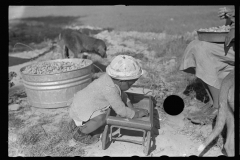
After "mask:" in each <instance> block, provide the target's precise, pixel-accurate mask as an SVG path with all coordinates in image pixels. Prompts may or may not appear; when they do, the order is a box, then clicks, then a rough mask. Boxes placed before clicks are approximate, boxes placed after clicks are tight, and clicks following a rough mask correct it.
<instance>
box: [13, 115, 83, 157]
mask: <svg viewBox="0 0 240 160" xmlns="http://www.w3.org/2000/svg"><path fill="white" fill-rule="evenodd" d="M67 124H68V123H67V121H65V120H62V121H61V122H59V124H58V126H59V130H58V131H55V132H46V131H45V130H44V128H43V127H42V125H43V124H40V123H39V124H37V125H33V126H30V127H28V128H25V129H22V130H21V131H19V132H18V137H19V138H18V140H17V147H16V148H18V150H20V151H21V152H22V153H23V154H24V156H26V157H43V156H52V157H65V156H70V157H72V156H82V155H84V154H85V152H84V150H83V149H82V146H79V145H75V146H70V145H69V144H68V142H69V140H70V139H71V137H70V135H71V134H70V133H69V130H68V129H67Z"/></svg>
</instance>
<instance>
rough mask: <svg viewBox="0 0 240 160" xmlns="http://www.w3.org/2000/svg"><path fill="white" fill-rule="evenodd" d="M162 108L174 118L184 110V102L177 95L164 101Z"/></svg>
mask: <svg viewBox="0 0 240 160" xmlns="http://www.w3.org/2000/svg"><path fill="white" fill-rule="evenodd" d="M163 108H164V110H165V112H166V113H167V114H169V115H172V116H176V115H179V114H180V113H182V111H183V109H184V101H183V99H182V98H181V97H179V96H177V95H170V96H168V97H167V98H166V99H165V100H164V102H163Z"/></svg>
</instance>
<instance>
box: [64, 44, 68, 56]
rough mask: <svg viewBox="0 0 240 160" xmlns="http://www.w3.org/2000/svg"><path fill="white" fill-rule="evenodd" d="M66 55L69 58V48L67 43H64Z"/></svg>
mask: <svg viewBox="0 0 240 160" xmlns="http://www.w3.org/2000/svg"><path fill="white" fill-rule="evenodd" d="M64 57H65V58H69V49H68V48H67V46H66V45H64Z"/></svg>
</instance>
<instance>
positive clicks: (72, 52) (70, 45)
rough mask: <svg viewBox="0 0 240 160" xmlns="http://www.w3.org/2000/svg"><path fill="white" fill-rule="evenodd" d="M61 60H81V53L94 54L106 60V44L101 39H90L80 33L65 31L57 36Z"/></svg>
mask: <svg viewBox="0 0 240 160" xmlns="http://www.w3.org/2000/svg"><path fill="white" fill-rule="evenodd" d="M59 45H60V48H61V53H62V58H70V57H71V58H78V57H80V58H83V56H84V54H82V53H83V52H87V53H90V54H91V53H96V54H98V55H99V56H101V57H102V58H106V57H107V55H106V50H107V47H106V44H105V42H104V41H103V40H101V39H96V38H93V37H90V36H88V35H86V34H83V33H81V32H78V31H75V30H71V29H65V30H63V31H62V32H61V33H60V35H59Z"/></svg>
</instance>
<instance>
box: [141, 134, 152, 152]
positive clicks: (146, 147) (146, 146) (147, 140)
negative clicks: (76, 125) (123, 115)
mask: <svg viewBox="0 0 240 160" xmlns="http://www.w3.org/2000/svg"><path fill="white" fill-rule="evenodd" d="M150 146H151V132H150V131H148V132H147V136H146V138H145V141H144V144H143V147H144V148H143V153H144V154H145V156H147V155H148V153H149V149H150Z"/></svg>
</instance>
